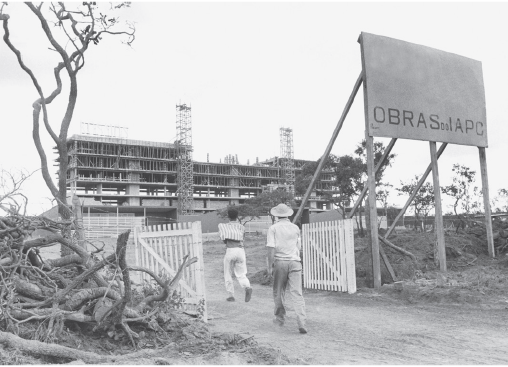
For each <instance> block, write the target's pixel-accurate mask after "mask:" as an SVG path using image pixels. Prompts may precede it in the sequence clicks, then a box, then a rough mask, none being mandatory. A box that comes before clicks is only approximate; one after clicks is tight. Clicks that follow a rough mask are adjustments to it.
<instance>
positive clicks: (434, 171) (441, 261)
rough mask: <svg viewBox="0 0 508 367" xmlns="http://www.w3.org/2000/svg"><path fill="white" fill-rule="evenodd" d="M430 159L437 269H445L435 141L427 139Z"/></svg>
mask: <svg viewBox="0 0 508 367" xmlns="http://www.w3.org/2000/svg"><path fill="white" fill-rule="evenodd" d="M429 145H430V160H431V162H432V179H433V183H434V202H435V207H434V208H435V223H436V235H437V253H438V258H439V269H440V270H441V271H443V272H445V271H446V249H445V238H444V227H443V212H442V209H441V188H440V186H439V171H438V168H437V153H436V142H435V141H429Z"/></svg>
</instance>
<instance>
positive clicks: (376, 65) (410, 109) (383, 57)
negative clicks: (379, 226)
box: [360, 32, 488, 147]
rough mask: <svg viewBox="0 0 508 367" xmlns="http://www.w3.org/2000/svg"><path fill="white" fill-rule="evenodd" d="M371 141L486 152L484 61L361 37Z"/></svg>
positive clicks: (400, 42)
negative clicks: (414, 142) (410, 142)
mask: <svg viewBox="0 0 508 367" xmlns="http://www.w3.org/2000/svg"><path fill="white" fill-rule="evenodd" d="M360 41H361V48H362V62H363V70H364V73H365V74H364V83H366V98H365V101H366V109H367V110H366V111H367V116H368V134H369V136H379V137H390V138H404V139H414V140H426V141H434V142H436V141H439V142H446V143H454V144H462V145H473V146H478V147H487V145H488V143H487V118H486V110H485V89H484V86H483V72H482V64H481V62H480V61H476V60H473V59H469V58H466V57H463V56H459V55H455V54H452V53H449V52H444V51H440V50H436V49H433V48H430V47H426V46H421V45H417V44H414V43H409V42H405V41H400V40H397V39H393V38H388V37H383V36H377V35H374V34H370V33H365V32H362V34H361V38H360Z"/></svg>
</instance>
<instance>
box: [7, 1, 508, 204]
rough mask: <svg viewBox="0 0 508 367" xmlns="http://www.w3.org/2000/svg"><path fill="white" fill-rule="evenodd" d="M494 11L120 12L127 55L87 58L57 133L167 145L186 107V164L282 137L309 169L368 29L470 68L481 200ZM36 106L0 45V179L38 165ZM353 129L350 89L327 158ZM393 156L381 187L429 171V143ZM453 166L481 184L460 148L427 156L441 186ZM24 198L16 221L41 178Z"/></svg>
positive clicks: (500, 170)
mask: <svg viewBox="0 0 508 367" xmlns="http://www.w3.org/2000/svg"><path fill="white" fill-rule="evenodd" d="M4 10H5V13H8V14H9V15H10V21H9V22H10V26H11V39H12V41H13V43H14V44H15V45H16V46H17V47H18V48H19V49H20V50H21V52H22V53H23V59H24V61H25V62H26V63H27V65H28V66H30V67H31V68H33V70H34V72H35V74H36V76H37V77H38V78H40V81H41V84H42V86H43V90H45V91H50V90H52V89H53V88H54V80H53V79H52V70H53V67H54V66H55V60H57V59H56V57H55V53H54V52H52V51H50V50H49V49H48V42H47V40H45V39H44V37H43V36H42V35H41V30H40V23H38V20H37V19H36V17H35V16H34V15H33V14H32V13H31V12H30V11H29V9H28V8H27V7H26V6H25V5H24V4H22V3H18V2H15V3H9V5H8V6H7V7H6V8H5V9H4ZM506 14H508V3H506V2H421V3H420V2H321V3H316V2H221V3H215V2H133V3H132V6H131V7H130V8H128V9H124V10H122V12H121V14H120V15H121V17H122V19H125V20H130V21H133V22H135V24H136V40H135V42H134V43H133V45H132V47H128V46H126V45H124V44H121V43H120V42H119V41H118V40H117V39H115V38H106V39H104V40H103V41H101V43H99V45H98V46H93V47H92V49H91V50H90V51H89V52H88V54H87V56H86V64H85V67H84V68H83V70H82V71H81V72H80V73H79V74H78V90H79V92H78V105H77V107H76V110H75V113H74V118H73V122H72V125H71V129H70V134H69V136H70V135H72V134H74V133H80V124H81V122H86V123H93V124H102V125H115V126H121V127H126V128H128V137H129V138H131V139H141V140H149V141H164V142H173V141H174V139H175V136H176V112H175V106H176V105H177V104H180V103H186V104H187V105H191V107H192V142H193V147H194V153H193V158H194V160H196V161H202V162H203V161H206V159H207V155H209V159H210V161H211V162H219V160H221V159H222V160H224V157H225V156H226V155H228V154H233V155H237V156H238V159H239V162H240V163H241V164H247V162H249V163H250V164H252V163H254V162H255V161H256V158H258V159H259V160H260V161H262V160H265V159H268V158H270V157H274V156H279V155H280V138H279V129H280V128H281V127H286V128H291V129H293V147H294V157H295V158H296V159H305V160H316V159H318V158H319V157H320V156H321V155H322V154H323V153H324V151H325V148H326V146H327V144H328V143H329V141H330V136H331V134H332V132H333V130H334V129H335V127H336V125H337V122H338V120H339V118H340V116H341V114H342V112H343V110H344V107H345V105H346V102H347V100H348V98H349V96H350V94H351V92H352V89H353V86H354V84H355V82H356V80H357V78H358V76H359V74H360V73H361V70H362V66H361V53H360V45H359V43H358V42H357V40H358V37H359V35H360V33H361V32H368V33H373V34H376V35H380V36H386V37H391V38H395V39H399V40H403V41H407V42H412V43H416V44H420V45H424V46H428V47H432V48H436V49H439V50H443V51H447V52H451V53H454V54H458V55H461V56H465V57H468V58H471V59H474V60H478V61H481V62H482V69H483V80H484V86H485V98H486V109H487V126H488V142H489V146H488V148H487V149H486V152H487V167H488V173H489V184H490V196H491V198H493V197H495V196H496V194H497V191H498V190H499V189H501V188H508V183H505V177H506V174H505V172H506V169H505V167H506V158H505V157H506V155H507V154H506V153H507V151H508V148H507V143H506V133H507V128H506V122H507V121H506V120H507V116H508V103H506V95H507V92H506V90H507V85H508V68H507V67H506V65H508V52H506V51H507V50H506V48H507V45H508V42H507V41H508V29H507V28H508V22H506V19H505V18H506ZM36 99H37V94H36V92H35V89H34V87H33V85H32V84H31V81H30V79H29V77H28V76H27V75H26V74H25V73H24V72H23V71H22V70H20V68H19V65H18V64H17V62H16V59H15V56H14V55H13V54H12V52H11V51H10V50H9V49H8V48H7V46H6V45H5V43H3V42H0V122H1V124H0V126H1V128H2V132H1V134H0V136H1V144H0V167H1V168H4V169H7V170H11V171H16V170H19V169H25V170H28V171H33V170H35V169H37V168H38V167H39V165H40V163H39V158H38V155H37V152H36V150H35V147H34V145H33V141H32V138H31V130H32V108H31V104H32V103H33V102H34V101H35V100H36ZM61 99H63V101H62V102H59V103H56V102H55V103H54V106H51V108H50V118H51V123H52V126H53V127H54V128H58V126H59V124H60V121H61V118H62V116H63V107H64V106H65V98H62V97H61ZM364 130H365V116H364V100H363V92H362V90H361V89H360V91H359V92H358V94H357V96H356V99H355V101H354V103H353V105H352V107H351V110H350V112H349V114H348V116H347V118H346V120H345V122H344V125H343V128H342V130H341V132H340V134H339V136H338V138H337V140H336V141H335V144H334V146H333V149H332V153H333V154H336V155H344V154H353V151H354V149H355V147H356V145H357V144H358V143H359V142H360V141H361V140H362V139H363V138H364V134H365V133H364ZM378 140H379V141H383V142H384V143H385V145H387V144H388V142H389V139H386V138H379V139H378V138H376V141H378ZM44 146H45V148H46V149H47V151H48V152H49V151H51V150H52V147H53V146H54V144H53V143H52V141H51V140H50V138H49V137H48V136H47V135H46V136H45V137H44ZM438 146H439V144H438ZM392 152H393V153H395V154H397V156H396V158H395V160H394V164H393V166H392V167H390V168H388V169H387V171H386V174H385V180H384V181H385V182H388V183H390V184H392V185H394V187H397V186H400V182H401V181H405V182H406V181H409V180H410V179H412V178H413V177H414V176H415V175H421V174H422V173H423V172H424V171H425V169H426V167H427V166H428V164H429V163H430V153H429V144H428V142H424V141H416V140H402V139H399V140H398V141H397V143H396V144H395V147H394V149H393V151H392ZM50 157H51V158H52V159H54V158H56V156H54V155H53V156H51V155H50ZM455 163H458V164H464V165H467V166H469V167H470V168H471V169H473V170H476V172H477V181H476V182H477V185H478V186H481V178H480V166H479V155H478V149H477V148H476V147H472V146H462V145H448V147H447V148H446V150H445V152H444V153H443V155H442V156H441V158H440V159H439V173H440V183H441V186H445V185H447V184H450V183H451V176H452V172H451V170H452V166H453V164H455ZM53 171H54V172H56V167H54V170H53ZM431 180H432V177H431V176H430V177H429V181H430V182H431ZM25 193H26V194H27V195H28V196H29V197H30V203H29V210H28V211H29V214H38V213H40V212H41V211H43V210H45V209H49V208H50V207H51V205H50V201H49V200H48V199H47V197H49V196H50V194H49V190H48V189H47V188H46V187H45V184H44V182H43V180H42V176H41V174H40V172H37V173H36V174H35V175H34V176H32V178H31V179H30V180H29V182H27V183H26V185H25ZM405 200H406V198H405V197H400V196H397V193H396V191H395V190H394V191H393V193H392V194H391V196H390V198H389V202H391V203H392V204H394V205H398V206H401V205H403V204H404V202H405ZM443 200H445V202H444V204H445V207H444V211H445V212H446V211H449V210H450V207H449V204H450V203H449V202H446V200H447V199H446V198H443Z"/></svg>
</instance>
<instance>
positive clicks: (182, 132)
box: [175, 104, 194, 215]
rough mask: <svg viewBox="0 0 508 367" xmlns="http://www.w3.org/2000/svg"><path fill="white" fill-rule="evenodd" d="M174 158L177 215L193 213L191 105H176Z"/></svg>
mask: <svg viewBox="0 0 508 367" xmlns="http://www.w3.org/2000/svg"><path fill="white" fill-rule="evenodd" d="M176 139H177V140H176V142H175V145H176V158H177V161H178V169H177V185H178V186H177V191H176V193H177V196H178V209H177V210H178V215H189V214H194V165H193V162H192V124H191V107H190V106H187V105H186V104H180V105H176Z"/></svg>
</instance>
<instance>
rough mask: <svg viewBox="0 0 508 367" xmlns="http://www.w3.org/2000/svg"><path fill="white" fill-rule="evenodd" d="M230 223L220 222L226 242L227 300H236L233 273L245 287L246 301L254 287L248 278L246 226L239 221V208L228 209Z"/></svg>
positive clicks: (225, 273) (220, 234)
mask: <svg viewBox="0 0 508 367" xmlns="http://www.w3.org/2000/svg"><path fill="white" fill-rule="evenodd" d="M228 218H229V223H219V236H220V238H221V240H223V241H224V243H225V244H226V254H225V255H224V281H225V283H226V291H227V292H228V298H226V300H227V301H229V302H233V301H235V287H234V283H233V274H234V275H235V277H236V279H237V280H238V283H239V284H240V287H242V288H245V302H249V301H250V298H251V296H252V288H251V286H250V282H249V278H247V260H246V257H245V249H244V238H245V227H244V226H243V225H242V224H241V223H240V222H239V221H238V210H237V209H236V208H229V209H228Z"/></svg>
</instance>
